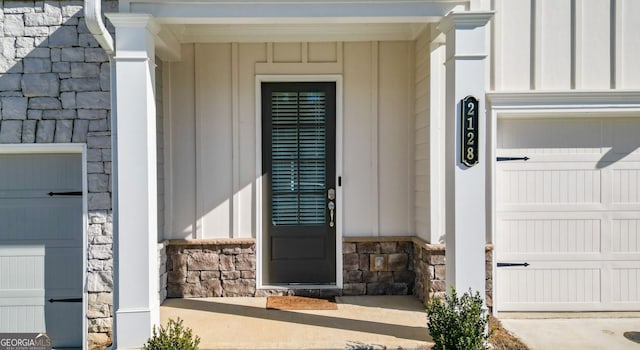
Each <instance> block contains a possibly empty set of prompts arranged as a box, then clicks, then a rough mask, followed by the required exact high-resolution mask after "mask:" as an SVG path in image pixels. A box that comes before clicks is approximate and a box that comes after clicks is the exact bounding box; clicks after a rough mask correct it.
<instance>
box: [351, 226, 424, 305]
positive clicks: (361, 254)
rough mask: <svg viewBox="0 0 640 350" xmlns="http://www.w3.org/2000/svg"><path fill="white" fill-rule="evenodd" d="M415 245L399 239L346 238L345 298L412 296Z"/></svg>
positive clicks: (409, 241)
mask: <svg viewBox="0 0 640 350" xmlns="http://www.w3.org/2000/svg"><path fill="white" fill-rule="evenodd" d="M413 254H414V253H413V243H412V242H411V240H410V239H397V238H392V237H389V238H361V239H357V238H345V239H344V241H343V243H342V258H343V260H342V261H343V262H342V268H343V270H344V272H343V278H344V286H343V287H344V288H343V294H344V295H384V294H393V295H398V294H399V295H406V294H412V291H413V285H414V280H415V273H414V271H413V264H414V259H413Z"/></svg>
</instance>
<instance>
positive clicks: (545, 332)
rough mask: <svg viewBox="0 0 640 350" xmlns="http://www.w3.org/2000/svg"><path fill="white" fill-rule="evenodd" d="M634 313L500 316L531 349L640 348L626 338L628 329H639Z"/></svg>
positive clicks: (631, 349) (626, 349) (599, 349)
mask: <svg viewBox="0 0 640 350" xmlns="http://www.w3.org/2000/svg"><path fill="white" fill-rule="evenodd" d="M576 316H583V317H576ZM585 316H591V317H586V318H584V317H585ZM633 316H635V317H628V315H624V314H618V315H615V314H611V315H608V317H604V318H603V317H597V318H594V317H593V315H573V316H562V315H560V316H554V315H551V316H549V317H554V318H539V317H543V316H540V315H538V316H536V315H535V314H533V315H531V316H530V317H537V318H520V317H526V316H519V317H518V318H504V317H503V316H499V317H498V318H499V319H500V322H501V323H502V326H503V327H504V328H505V329H507V330H509V331H510V332H511V333H512V334H515V335H516V336H517V337H518V338H520V339H521V340H522V341H523V342H524V343H525V344H527V346H529V347H530V348H531V349H532V350H557V349H563V350H573V349H576V350H577V349H580V350H589V349H593V350H603V349H616V350H640V344H638V343H635V342H633V341H631V340H628V339H627V338H625V337H624V333H625V332H633V331H636V332H638V331H640V318H638V317H637V315H633ZM507 317H509V316H507ZM557 317H561V318H557Z"/></svg>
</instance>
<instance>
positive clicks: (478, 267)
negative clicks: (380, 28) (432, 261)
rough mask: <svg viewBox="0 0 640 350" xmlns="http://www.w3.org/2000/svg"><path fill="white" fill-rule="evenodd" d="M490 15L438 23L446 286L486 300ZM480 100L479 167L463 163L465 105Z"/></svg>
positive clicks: (457, 17)
mask: <svg viewBox="0 0 640 350" xmlns="http://www.w3.org/2000/svg"><path fill="white" fill-rule="evenodd" d="M492 16H493V13H492V12H458V13H456V12H453V13H450V14H448V15H447V16H446V17H445V18H444V19H443V20H442V22H441V23H440V26H439V28H440V30H441V31H442V32H443V33H445V35H446V97H445V100H446V107H445V109H446V122H445V174H446V176H445V177H446V179H445V182H446V186H445V196H446V214H445V216H446V238H445V245H446V264H447V268H446V281H447V288H449V286H453V287H455V288H456V290H457V291H458V293H460V294H462V293H464V292H467V291H468V290H469V288H471V290H473V291H474V292H475V291H478V292H480V294H481V295H482V296H483V297H484V289H485V252H484V249H485V243H486V233H487V232H486V227H487V215H488V214H489V213H490V210H489V209H490V207H489V206H488V203H487V199H488V195H487V186H488V185H489V184H488V182H487V181H488V180H489V177H488V176H487V169H488V165H489V164H491V162H490V161H489V159H487V147H488V145H489V144H490V143H489V140H487V138H486V135H487V125H488V124H487V115H486V112H485V108H486V104H485V92H486V87H487V84H486V83H487V81H488V79H487V77H486V75H487V64H486V63H487V52H488V49H489V48H488V43H487V30H486V25H487V23H488V21H489V20H490V19H491V17H492ZM468 95H471V96H474V97H476V98H477V99H478V100H479V115H478V117H479V124H478V126H479V135H478V136H479V137H478V139H479V140H478V141H479V142H480V143H479V144H478V147H479V149H478V156H479V163H477V164H475V165H474V166H472V167H467V166H466V165H464V164H462V163H461V160H460V159H461V157H460V149H461V135H460V134H461V122H460V114H461V110H460V107H461V100H462V99H463V98H465V97H466V96H468Z"/></svg>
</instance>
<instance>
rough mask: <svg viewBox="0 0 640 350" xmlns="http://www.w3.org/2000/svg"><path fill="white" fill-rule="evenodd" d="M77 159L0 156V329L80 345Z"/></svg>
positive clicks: (79, 169)
mask: <svg viewBox="0 0 640 350" xmlns="http://www.w3.org/2000/svg"><path fill="white" fill-rule="evenodd" d="M81 190H82V161H81V155H80V154H33V155H27V154H4V155H0V332H47V333H48V335H49V336H50V337H51V340H52V342H53V346H54V347H58V348H59V347H65V348H66V347H80V346H81V345H82V303H81V302H54V303H51V302H49V299H70V298H74V299H75V298H82V275H83V274H82V266H83V264H82V197H81V196H49V195H48V193H49V192H69V191H73V192H76V191H81Z"/></svg>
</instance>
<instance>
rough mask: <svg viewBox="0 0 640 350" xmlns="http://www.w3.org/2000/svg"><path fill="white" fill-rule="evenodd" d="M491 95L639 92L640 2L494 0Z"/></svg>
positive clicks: (626, 0)
mask: <svg viewBox="0 0 640 350" xmlns="http://www.w3.org/2000/svg"><path fill="white" fill-rule="evenodd" d="M493 10H494V11H495V12H496V14H495V19H494V26H495V27H494V36H493V42H494V46H493V52H494V55H493V69H492V72H493V74H492V75H493V76H492V78H493V86H492V88H493V90H495V91H518V90H573V89H578V90H606V89H638V88H640V65H638V61H640V36H639V35H638V27H639V26H640V1H636V0H495V1H494V2H493Z"/></svg>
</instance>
